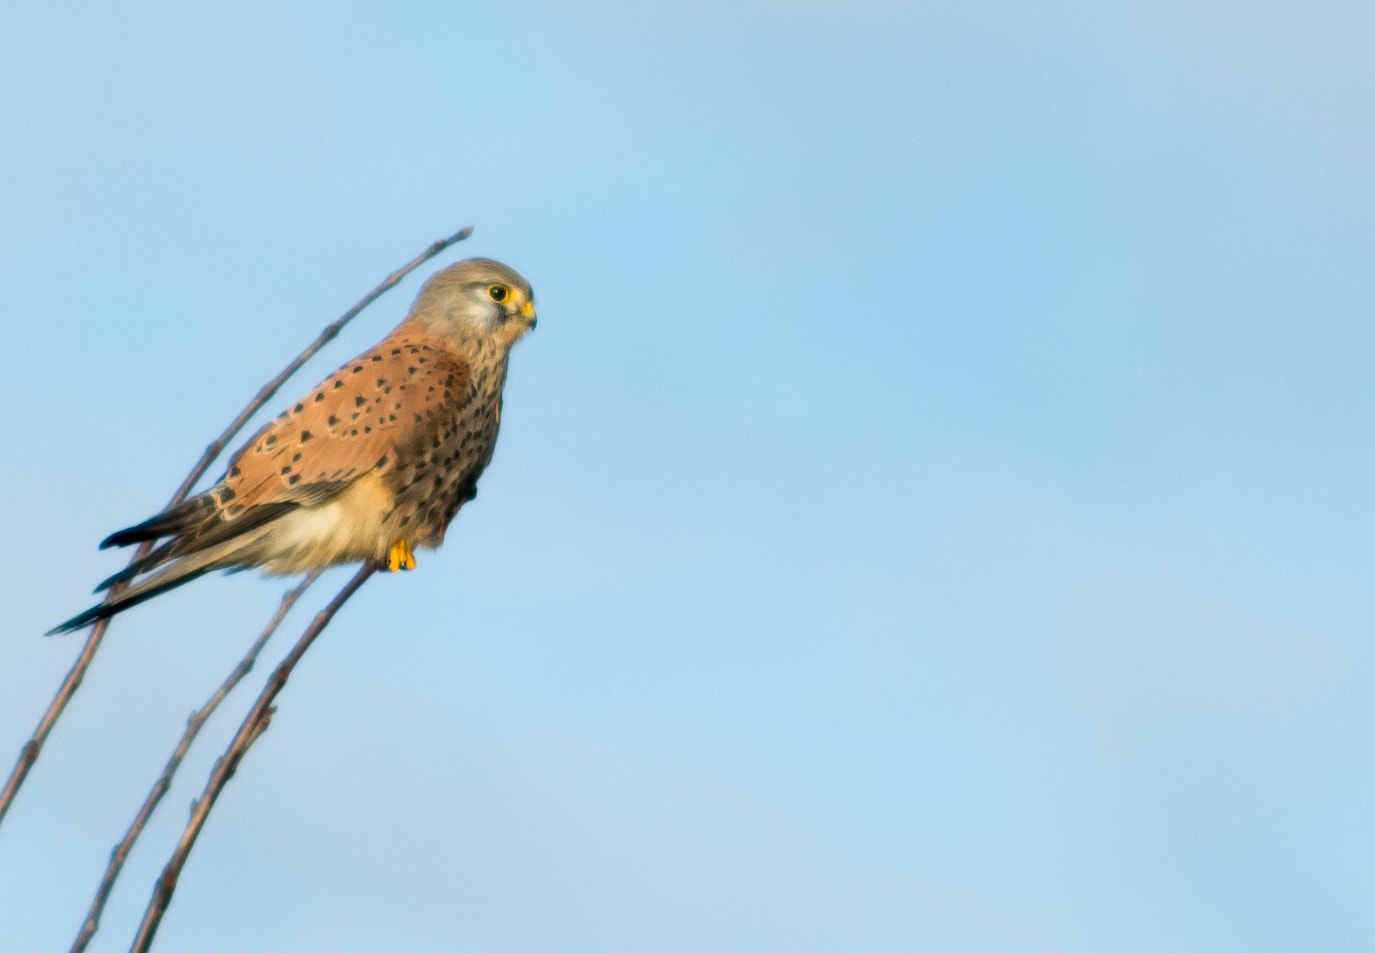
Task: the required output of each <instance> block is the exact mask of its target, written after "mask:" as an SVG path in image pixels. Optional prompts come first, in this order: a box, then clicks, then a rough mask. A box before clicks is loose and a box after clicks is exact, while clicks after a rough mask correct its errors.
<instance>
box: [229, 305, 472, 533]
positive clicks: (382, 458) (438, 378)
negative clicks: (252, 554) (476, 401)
mask: <svg viewBox="0 0 1375 953" xmlns="http://www.w3.org/2000/svg"><path fill="white" fill-rule="evenodd" d="M407 330H408V329H407V328H406V325H404V324H403V325H402V326H401V327H399V328H397V329H396V331H394V332H392V334H391V335H389V336H388V337H387V338H385V339H384V340H383V341H382V342H381V343H380V344H378V345H377V346H376V347H374V348H373V349H372V350H370V351H367V352H366V353H364V354H361V355H359V356H358V357H356V358H354V359H353V360H352V361H349V362H348V363H347V364H345V365H344V366H343V367H341V368H339V370H337V371H335V372H334V373H333V374H331V375H330V376H329V377H327V378H325V380H324V381H322V382H321V383H320V384H319V385H318V386H317V387H316V388H315V389H314V390H312V391H311V392H310V393H309V394H307V395H306V396H304V397H302V398H301V399H300V400H299V401H297V402H296V403H295V404H293V405H292V406H291V407H290V408H289V409H287V410H286V412H284V413H283V414H282V415H281V416H280V417H278V418H277V419H276V420H274V421H272V422H271V423H269V424H268V425H267V426H266V427H264V428H263V429H262V430H260V431H258V433H257V434H255V435H254V437H253V439H252V440H250V441H249V442H248V444H247V445H246V446H245V447H244V448H243V449H242V450H240V451H239V453H238V454H237V455H236V456H235V457H234V459H233V460H232V461H231V463H230V465H229V471H228V473H226V474H225V477H224V479H223V480H222V481H221V484H220V487H219V488H217V491H216V495H217V496H218V503H219V504H220V507H221V510H222V513H223V515H224V516H225V517H227V518H228V519H229V520H236V519H241V518H244V517H246V516H248V511H251V510H252V509H253V508H254V507H260V506H270V505H273V504H298V505H307V506H308V505H312V504H316V503H320V502H323V501H324V500H327V499H329V498H330V497H332V496H334V495H335V494H336V493H338V492H340V491H341V490H342V489H343V488H344V487H346V486H347V485H348V484H349V483H351V482H352V481H353V480H356V479H357V478H358V477H360V476H362V475H363V474H365V473H369V472H374V471H375V472H378V473H386V472H388V471H390V470H391V469H393V468H394V467H395V466H396V464H397V461H398V459H399V458H402V457H405V456H408V455H410V454H412V453H414V452H416V451H417V450H418V449H419V448H420V447H423V446H425V445H426V444H428V443H430V442H431V441H432V440H433V439H434V437H435V435H436V434H438V433H439V432H440V431H441V430H442V428H443V426H444V424H445V421H446V420H450V419H452V418H453V416H454V415H455V414H457V413H458V411H459V409H460V408H461V407H462V406H463V405H464V404H465V403H467V402H468V401H469V400H471V399H472V393H471V387H470V386H469V377H470V374H469V369H468V365H467V364H466V363H465V362H464V361H462V360H461V359H460V358H458V357H457V356H455V355H454V354H453V353H451V352H448V351H445V350H444V349H443V348H441V347H439V346H437V345H436V344H434V343H432V342H431V340H430V339H428V338H427V337H425V336H424V335H422V334H419V333H414V332H412V333H406V332H407Z"/></svg>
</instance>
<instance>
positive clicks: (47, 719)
mask: <svg viewBox="0 0 1375 953" xmlns="http://www.w3.org/2000/svg"><path fill="white" fill-rule="evenodd" d="M472 233H473V229H472V226H471V225H470V226H468V227H467V228H463V229H460V230H459V231H457V232H455V233H454V234H452V235H450V236H449V237H448V238H441V239H439V240H438V241H436V242H434V243H433V244H431V245H430V247H429V248H426V249H425V250H424V251H423V252H421V253H420V254H419V255H417V256H416V257H415V258H413V259H411V260H410V261H409V262H407V263H406V264H405V265H402V266H401V267H400V268H398V269H397V270H396V271H394V272H392V273H391V274H390V275H388V276H387V278H386V279H385V280H384V281H383V282H382V283H381V284H379V285H378V286H377V287H376V288H374V289H372V291H369V292H368V293H367V294H366V295H364V296H363V298H362V300H360V301H359V302H358V303H357V304H356V305H354V306H353V307H352V308H350V309H349V310H348V311H346V312H344V314H343V316H342V317H341V318H339V320H338V321H335V322H334V323H333V324H331V325H329V326H327V327H326V328H325V329H324V330H323V331H321V332H320V334H319V336H318V337H316V339H315V340H314V341H313V342H311V344H310V345H309V346H308V347H307V348H306V349H305V350H304V351H302V352H301V353H300V354H299V355H297V356H296V358H295V359H294V360H292V361H291V363H290V364H288V365H287V366H286V367H285V368H283V369H282V372H281V373H280V374H278V375H277V376H276V377H274V378H273V379H272V380H270V381H268V382H267V383H266V384H265V385H263V387H262V389H261V390H259V391H258V393H257V395H256V396H254V398H253V399H252V400H251V401H249V403H248V406H247V407H245V408H244V409H243V410H242V411H241V412H240V413H239V415H238V416H237V417H235V418H234V420H233V421H231V422H230V424H229V426H228V427H226V428H225V429H224V432H223V433H221V434H220V435H219V436H218V437H216V438H215V439H214V440H213V441H211V443H210V444H209V446H207V447H206V448H205V452H204V453H202V454H201V458H200V460H198V461H197V462H196V465H195V466H194V467H192V468H191V472H190V473H188V474H187V475H186V479H185V480H182V482H181V486H180V487H178V488H177V492H176V493H174V494H173V495H172V499H171V500H170V501H168V503H167V507H169V508H170V507H173V506H176V505H177V504H178V503H180V502H181V501H182V500H184V499H186V497H187V494H189V493H190V492H191V488H192V487H193V486H195V485H196V481H197V480H199V479H200V478H201V477H203V476H204V475H205V471H206V470H208V469H210V465H211V464H212V463H214V462H215V458H216V457H218V456H219V455H220V453H222V452H223V451H224V448H225V447H226V446H227V445H228V444H229V442H230V441H231V440H233V439H234V438H235V437H236V436H237V435H238V433H239V431H240V430H242V429H243V426H244V424H246V423H248V420H249V418H250V417H252V416H253V415H254V414H256V413H257V412H258V411H259V410H261V409H262V407H263V405H264V404H266V403H267V402H268V401H269V400H271V399H272V397H273V395H274V394H276V393H277V389H278V388H280V387H281V386H282V385H283V384H284V383H286V380H287V378H289V377H290V376H291V375H292V374H294V373H296V371H297V370H299V369H300V367H301V365H302V364H304V363H305V362H306V361H308V360H310V358H312V357H314V356H315V354H316V352H318V351H319V350H320V348H322V347H324V346H325V345H326V344H328V343H329V342H330V341H332V340H333V339H334V338H335V337H336V336H337V335H338V334H339V332H340V331H341V330H343V328H344V325H346V324H348V323H349V322H350V321H352V320H353V319H354V317H356V316H357V314H358V313H359V312H360V311H362V310H363V309H364V308H366V307H367V306H368V305H370V304H372V302H374V301H376V300H377V298H379V297H380V296H381V295H382V294H384V293H385V292H387V291H389V290H390V289H392V288H393V287H395V286H396V285H397V283H398V282H400V281H401V279H402V278H404V277H406V275H408V274H410V273H411V272H412V271H414V270H415V269H416V268H418V267H419V266H420V265H422V264H424V263H425V262H427V261H429V260H430V259H431V258H433V257H434V256H435V255H438V254H439V253H440V252H442V251H443V250H444V249H446V248H448V247H449V246H450V245H453V244H455V243H456V242H461V241H463V240H464V239H465V238H467V237H468V236H469V235H471V234H472ZM151 548H152V543H143V544H142V545H140V546H139V547H138V549H136V550H135V551H134V555H133V556H132V557H130V559H129V562H130V563H131V564H132V563H133V562H134V561H136V560H138V559H140V558H142V557H143V556H145V555H147V554H148V550H149V549H151ZM122 591H124V586H123V585H122V584H121V585H116V586H112V587H111V589H110V592H109V594H108V595H107V596H106V601H109V600H110V599H113V598H115V597H116V596H118V595H119V594H120V593H121V592H122ZM109 627H110V620H109V619H108V618H107V619H101V620H100V621H99V622H97V623H96V624H95V625H94V626H92V627H91V634H90V635H88V636H86V644H85V645H84V646H82V648H81V654H80V655H78V656H77V658H76V662H75V663H74V664H73V665H72V667H71V670H70V671H68V672H67V677H66V678H64V679H63V680H62V684H61V685H60V686H58V689H57V694H55V695H54V696H53V700H52V701H51V702H49V703H48V708H47V710H46V711H44V712H43V717H42V719H40V720H39V722H38V727H37V728H35V729H34V732H33V735H32V736H31V737H30V738H29V740H28V741H26V742H24V745H23V747H21V748H20V749H19V758H18V759H17V760H16V761H15V764H14V768H13V769H12V770H11V771H10V776H9V779H8V780H7V781H6V782H5V787H4V788H3V790H0V824H2V823H4V820H5V813H6V812H7V811H8V810H9V807H10V804H11V803H13V801H14V799H15V797H16V795H18V793H19V788H20V787H22V786H23V784H24V779H25V778H27V777H28V775H29V770H30V769H31V768H32V767H33V765H34V762H35V761H37V760H38V755H39V752H41V751H42V750H43V744H44V742H46V741H47V740H48V734H49V733H50V732H51V731H52V729H53V725H55V724H56V723H57V719H58V718H59V717H61V715H62V712H63V710H64V709H65V708H66V707H67V703H68V702H69V701H71V700H72V696H73V695H75V694H76V690H77V689H78V688H79V687H80V686H81V680H82V679H83V678H84V677H85V676H86V670H87V669H88V668H90V667H91V661H92V660H93V659H94V658H95V653H96V650H97V649H98V648H100V642H101V639H103V638H104V637H105V630H106V629H108V628H109Z"/></svg>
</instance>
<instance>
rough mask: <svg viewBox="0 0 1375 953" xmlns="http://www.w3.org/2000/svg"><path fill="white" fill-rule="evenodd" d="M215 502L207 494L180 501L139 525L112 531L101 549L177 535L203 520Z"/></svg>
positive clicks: (102, 543) (101, 544)
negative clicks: (115, 531)
mask: <svg viewBox="0 0 1375 953" xmlns="http://www.w3.org/2000/svg"><path fill="white" fill-rule="evenodd" d="M214 508H215V504H214V503H213V502H212V501H211V499H210V497H209V496H208V495H206V494H201V495H200V496H193V497H192V498H191V499H189V500H187V501H186V502H185V503H178V504H177V505H176V506H174V507H172V508H171V509H170V510H163V511H162V512H161V513H159V514H158V515H157V516H154V517H152V518H150V519H146V520H144V521H143V522H142V523H139V524H138V525H137V526H130V527H129V528H128V529H122V530H120V531H119V532H117V533H111V534H110V535H109V536H107V537H105V539H103V540H102V541H101V543H100V548H101V549H109V548H110V547H111V546H130V545H133V544H134V543H142V542H147V541H148V540H150V539H158V538H159V537H162V536H176V535H180V534H181V533H185V532H186V531H187V530H189V529H191V528H192V527H194V526H196V525H197V524H199V523H201V522H203V521H204V520H205V518H206V517H207V516H208V515H209V514H210V512H211V511H212V510H213V509H214Z"/></svg>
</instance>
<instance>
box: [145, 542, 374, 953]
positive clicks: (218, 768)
mask: <svg viewBox="0 0 1375 953" xmlns="http://www.w3.org/2000/svg"><path fill="white" fill-rule="evenodd" d="M377 569H378V566H377V564H376V563H373V562H366V563H364V564H363V565H362V567H361V568H360V569H359V570H358V572H357V573H356V574H355V575H354V577H353V578H352V579H350V580H349V581H348V582H347V583H346V584H345V585H344V588H342V589H340V590H339V594H338V595H336V596H335V597H334V599H333V600H331V601H330V603H329V605H327V606H325V607H324V608H323V609H321V610H320V612H319V613H318V614H317V615H316V616H315V618H314V619H313V620H312V621H311V623H310V625H309V626H308V627H307V628H306V630H305V632H304V633H302V635H301V638H300V639H299V640H298V641H297V642H296V645H295V646H294V647H293V648H292V650H291V652H290V653H289V654H288V655H287V657H286V658H285V659H283V660H282V662H281V664H279V665H278V666H277V668H276V669H274V670H273V672H272V677H271V678H269V679H268V680H267V684H266V685H264V686H263V690H262V692H261V693H260V694H259V695H258V700H257V701H256V702H254V704H253V708H252V710H251V711H249V713H248V715H247V716H245V718H244V720H243V724H241V725H240V726H239V731H238V733H237V734H235V735H234V740H233V741H231V742H230V743H229V747H228V748H227V749H225V752H224V754H223V755H222V756H221V757H220V759H219V760H218V761H216V762H215V767H214V770H212V771H211V772H210V778H209V780H207V781H206V782H205V791H204V792H202V794H201V796H200V798H199V799H198V800H196V801H195V802H194V803H193V804H192V806H191V819H190V820H189V821H188V822H187V824H186V830H184V831H183V832H182V835H181V840H180V841H178V842H177V846H176V849H175V850H173V851H172V857H171V859H170V860H168V861H167V866H166V867H164V868H163V870H162V874H161V875H160V876H159V877H158V879H157V881H156V882H155V883H154V884H153V896H152V898H151V899H150V900H149V901H148V908H147V910H145V911H144V914H143V922H142V923H141V924H139V928H138V935H137V936H135V937H134V943H133V946H131V947H130V948H129V953H147V951H148V948H149V946H151V945H152V942H153V937H154V935H156V933H157V931H158V924H160V923H161V922H162V915H163V914H164V913H166V912H167V905H168V903H170V902H171V900H172V893H173V891H175V890H176V889H177V879H178V878H179V877H180V876H181V869H182V867H183V866H185V864H186V858H187V856H188V855H189V854H190V853H191V848H192V847H194V846H195V843H196V838H197V837H198V836H200V832H201V828H202V827H204V826H205V820H206V818H207V817H209V815H210V809H211V808H212V807H214V805H215V800H216V799H217V798H218V797H219V796H220V792H221V791H223V790H224V786H225V784H227V783H228V782H229V779H230V778H232V777H233V776H234V772H235V770H237V769H238V767H239V762H240V761H242V760H243V756H244V754H245V753H246V752H247V751H248V747H249V745H251V744H253V742H255V741H257V740H258V737H259V736H260V735H261V734H262V733H263V732H264V731H266V730H267V726H268V723H269V722H270V721H271V720H272V715H273V713H274V712H275V711H276V709H275V708H273V707H272V701H273V699H274V698H276V697H277V693H278V692H280V691H281V690H282V688H283V687H285V686H286V681H287V679H288V678H290V677H291V671H292V669H294V668H295V667H296V663H297V662H299V661H300V660H301V656H302V655H304V654H305V651H306V649H308V648H310V645H311V643H312V642H314V641H315V638H316V636H318V635H319V634H320V633H321V632H322V631H323V630H324V628H325V626H327V625H329V621H330V619H332V618H334V614H335V613H336V612H338V611H339V609H340V607H341V606H343V604H344V603H345V602H347V601H348V600H349V597H350V596H352V595H353V594H354V593H355V592H357V591H358V589H359V588H360V587H361V586H362V585H363V583H365V582H367V581H368V577H369V576H371V575H372V574H373V573H375V572H377Z"/></svg>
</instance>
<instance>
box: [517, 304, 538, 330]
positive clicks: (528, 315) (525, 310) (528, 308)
mask: <svg viewBox="0 0 1375 953" xmlns="http://www.w3.org/2000/svg"><path fill="white" fill-rule="evenodd" d="M520 313H521V315H522V317H524V318H525V320H526V321H527V322H529V324H530V327H532V328H533V327H534V326H535V324H536V322H538V321H539V318H538V317H537V316H536V314H535V302H533V301H527V302H525V304H523V305H521V306H520Z"/></svg>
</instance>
